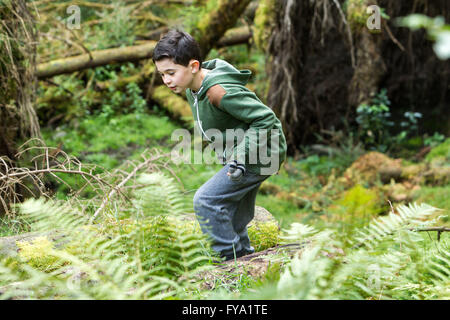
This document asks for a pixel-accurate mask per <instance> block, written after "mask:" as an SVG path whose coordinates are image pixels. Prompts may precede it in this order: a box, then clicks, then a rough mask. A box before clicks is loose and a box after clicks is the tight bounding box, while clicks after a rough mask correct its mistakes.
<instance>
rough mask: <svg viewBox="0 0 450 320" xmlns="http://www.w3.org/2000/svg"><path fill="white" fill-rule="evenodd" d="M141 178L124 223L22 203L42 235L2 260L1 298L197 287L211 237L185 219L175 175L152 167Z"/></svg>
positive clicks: (143, 295)
mask: <svg viewBox="0 0 450 320" xmlns="http://www.w3.org/2000/svg"><path fill="white" fill-rule="evenodd" d="M139 182H140V183H141V184H142V185H143V187H142V188H141V189H140V190H139V191H136V196H135V198H136V199H137V200H136V201H137V202H138V203H140V204H141V205H140V206H139V205H138V210H137V213H136V216H135V217H134V218H130V219H128V220H127V221H118V223H117V224H114V223H110V224H109V225H106V226H105V225H91V224H89V217H88V216H85V215H83V214H81V213H80V212H79V211H77V210H76V209H74V208H71V207H68V206H65V205H62V204H58V203H56V202H53V201H44V200H43V199H38V200H35V199H29V200H27V201H26V202H24V203H23V204H21V205H20V211H21V214H22V215H23V217H24V218H25V219H26V220H27V221H29V222H30V225H31V229H32V231H33V232H36V233H37V234H40V235H43V236H41V237H38V238H35V239H34V240H33V241H31V242H29V243H27V242H23V243H18V246H19V248H20V249H21V250H20V251H19V253H18V254H17V255H15V256H8V257H3V258H2V259H1V260H0V298H2V299H8V298H14V299H23V298H32V299H149V298H152V299H161V298H169V297H175V296H176V297H178V298H182V297H185V296H186V295H188V294H189V293H192V292H195V291H196V290H198V287H199V283H200V280H199V279H198V277H197V278H196V275H197V274H198V273H199V272H200V271H203V270H205V269H207V265H208V262H209V261H210V253H209V251H208V250H209V249H208V246H207V244H206V241H205V239H204V238H203V236H202V234H201V233H193V232H192V231H191V230H189V229H187V228H185V227H183V226H182V225H181V224H180V219H179V216H180V215H181V214H182V212H183V209H182V207H181V205H180V200H179V197H180V195H179V193H178V192H177V190H176V189H175V188H174V186H173V181H172V180H171V179H169V178H167V177H166V176H165V175H163V174H160V173H153V174H150V175H145V176H142V177H141V179H140V180H139ZM155 197H157V199H158V201H157V202H153V201H154V200H155ZM151 203H160V204H161V207H153V208H151V206H150V204H151ZM177 217H178V218H177ZM50 240H52V241H50Z"/></svg>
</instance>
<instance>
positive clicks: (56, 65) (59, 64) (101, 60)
mask: <svg viewBox="0 0 450 320" xmlns="http://www.w3.org/2000/svg"><path fill="white" fill-rule="evenodd" d="M155 45H156V41H148V42H147V43H145V44H141V45H136V46H130V47H124V48H114V49H106V50H98V51H92V52H90V53H89V54H88V53H86V54H82V55H78V56H74V57H69V58H63V59H57V60H52V61H49V62H46V63H41V64H38V65H37V70H36V75H37V77H38V78H39V79H45V78H49V77H53V76H55V75H58V74H65V73H72V72H75V71H81V70H84V69H89V68H94V67H100V66H104V65H107V64H110V63H116V62H131V61H138V60H142V59H148V58H150V57H151V56H152V54H153V49H154V48H155Z"/></svg>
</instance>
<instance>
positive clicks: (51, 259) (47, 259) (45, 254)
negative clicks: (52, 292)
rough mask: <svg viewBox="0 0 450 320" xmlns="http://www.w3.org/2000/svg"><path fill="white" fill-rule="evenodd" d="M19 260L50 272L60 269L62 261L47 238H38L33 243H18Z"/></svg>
mask: <svg viewBox="0 0 450 320" xmlns="http://www.w3.org/2000/svg"><path fill="white" fill-rule="evenodd" d="M16 245H17V247H18V248H19V258H20V259H21V260H22V261H23V262H25V263H27V264H28V265H30V266H31V267H33V268H36V269H38V270H41V271H46V272H49V271H51V270H54V269H56V268H58V267H60V264H61V262H60V259H59V258H58V257H56V256H55V255H54V254H53V253H54V248H53V243H52V242H51V241H50V240H49V239H47V238H46V237H37V238H34V239H33V240H32V241H30V242H28V241H17V242H16Z"/></svg>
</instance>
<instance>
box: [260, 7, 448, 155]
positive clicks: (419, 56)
mask: <svg viewBox="0 0 450 320" xmlns="http://www.w3.org/2000/svg"><path fill="white" fill-rule="evenodd" d="M376 3H378V5H379V7H380V8H381V10H382V11H384V12H385V13H386V14H387V15H388V16H389V17H390V19H385V18H383V17H381V29H380V30H378V31H377V32H375V33H374V32H372V30H369V28H368V27H367V22H368V19H369V17H370V16H371V14H369V13H367V11H366V10H367V7H368V5H369V4H376ZM344 4H345V5H344ZM411 13H422V14H425V15H428V16H432V17H433V16H437V15H442V16H444V18H445V20H446V21H448V20H449V19H450V2H448V1H445V0H436V1H428V0H426V1H413V2H401V1H393V0H378V1H376V2H374V1H371V2H369V1H365V0H364V1H360V0H346V1H344V0H317V1H294V0H279V1H275V0H260V7H259V8H258V10H257V13H256V17H255V30H254V34H255V41H256V43H257V44H259V47H260V48H262V49H265V50H266V51H267V53H268V56H269V59H268V61H267V66H268V68H267V73H268V75H269V77H270V81H269V91H268V95H267V103H268V105H269V106H270V107H271V108H272V109H273V110H274V111H275V113H276V114H277V115H278V116H279V118H280V120H281V121H282V123H283V127H284V130H285V133H286V139H287V143H288V150H289V152H290V153H291V154H293V153H294V152H295V151H297V150H299V146H300V145H302V144H311V143H315V142H317V137H316V136H317V135H320V136H323V133H325V132H333V131H334V132H336V131H339V130H347V128H348V127H349V126H348V125H350V128H351V127H356V126H357V123H356V121H355V118H356V108H357V107H358V105H360V104H361V103H367V102H371V98H372V96H373V95H374V94H376V93H378V92H379V91H380V90H381V89H383V88H386V90H387V94H388V98H389V99H390V101H391V113H392V116H391V117H392V118H391V119H396V121H398V122H397V123H399V122H400V121H401V119H403V117H404V116H403V115H404V113H405V112H406V111H414V112H420V113H422V115H423V119H426V121H421V122H420V123H419V134H423V133H424V132H428V133H429V134H433V133H434V132H435V131H438V132H442V133H448V132H450V127H448V126H449V123H450V122H448V121H442V119H443V118H447V119H448V118H450V108H449V104H448V96H449V94H450V86H449V79H450V78H449V77H448V74H449V73H450V60H447V61H441V60H439V59H438V58H437V57H436V55H435V54H434V52H433V49H432V46H433V42H432V41H430V39H427V38H426V36H425V34H424V32H423V31H411V30H409V29H406V28H401V27H397V26H396V25H395V22H394V21H395V18H397V17H401V16H407V15H409V14H411ZM393 134H395V132H393Z"/></svg>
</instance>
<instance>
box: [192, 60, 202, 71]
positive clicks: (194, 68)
mask: <svg viewBox="0 0 450 320" xmlns="http://www.w3.org/2000/svg"><path fill="white" fill-rule="evenodd" d="M189 65H190V67H191V70H192V72H193V73H197V72H198V71H199V70H200V61H198V60H195V59H192V60H191V61H189Z"/></svg>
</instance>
